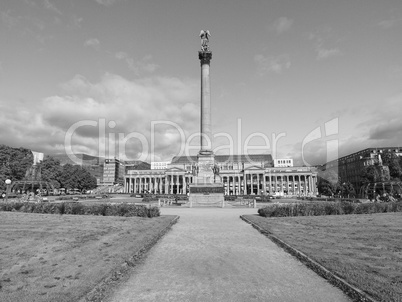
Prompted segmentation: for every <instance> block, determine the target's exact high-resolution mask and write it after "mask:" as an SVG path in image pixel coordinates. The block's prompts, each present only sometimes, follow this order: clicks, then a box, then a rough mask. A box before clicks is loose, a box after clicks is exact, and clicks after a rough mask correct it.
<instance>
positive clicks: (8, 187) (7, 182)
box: [5, 179, 11, 202]
mask: <svg viewBox="0 0 402 302" xmlns="http://www.w3.org/2000/svg"><path fill="white" fill-rule="evenodd" d="M5 183H6V202H7V201H8V191H9V189H10V185H11V180H10V179H6V181H5Z"/></svg>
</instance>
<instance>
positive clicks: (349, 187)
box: [340, 181, 356, 197]
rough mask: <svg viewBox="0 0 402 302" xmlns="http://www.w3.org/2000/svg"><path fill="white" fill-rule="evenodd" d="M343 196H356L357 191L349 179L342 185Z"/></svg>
mask: <svg viewBox="0 0 402 302" xmlns="http://www.w3.org/2000/svg"><path fill="white" fill-rule="evenodd" d="M340 190H341V195H342V197H355V196H356V191H355V188H354V186H353V184H352V183H350V182H349V181H347V182H344V183H342V184H341V185H340Z"/></svg>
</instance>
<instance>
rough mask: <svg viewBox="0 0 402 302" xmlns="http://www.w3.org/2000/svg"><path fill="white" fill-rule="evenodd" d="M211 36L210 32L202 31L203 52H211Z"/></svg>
mask: <svg viewBox="0 0 402 302" xmlns="http://www.w3.org/2000/svg"><path fill="white" fill-rule="evenodd" d="M210 36H211V34H210V32H209V30H201V32H200V37H201V51H209V37H210Z"/></svg>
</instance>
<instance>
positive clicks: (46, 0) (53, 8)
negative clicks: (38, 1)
mask: <svg viewBox="0 0 402 302" xmlns="http://www.w3.org/2000/svg"><path fill="white" fill-rule="evenodd" d="M43 6H44V7H45V8H46V9H47V10H50V11H53V12H55V13H57V14H59V15H62V13H61V11H60V10H59V9H58V8H57V7H56V5H54V3H52V2H51V1H50V0H43Z"/></svg>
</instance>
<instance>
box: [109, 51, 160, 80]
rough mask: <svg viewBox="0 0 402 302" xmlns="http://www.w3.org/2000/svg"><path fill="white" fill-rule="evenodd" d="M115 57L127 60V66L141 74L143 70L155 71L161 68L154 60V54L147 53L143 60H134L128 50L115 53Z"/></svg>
mask: <svg viewBox="0 0 402 302" xmlns="http://www.w3.org/2000/svg"><path fill="white" fill-rule="evenodd" d="M115 58H116V59H118V60H122V61H125V62H126V64H127V66H128V67H129V68H130V69H131V70H132V71H133V72H134V73H135V74H136V75H139V74H140V72H141V71H146V72H149V73H153V72H154V71H156V70H157V69H158V68H159V65H157V64H155V63H153V62H152V56H151V55H146V56H145V57H143V58H142V59H141V60H137V61H136V60H134V59H133V58H132V57H130V56H129V55H128V54H127V53H126V52H123V51H119V52H116V53H115Z"/></svg>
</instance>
